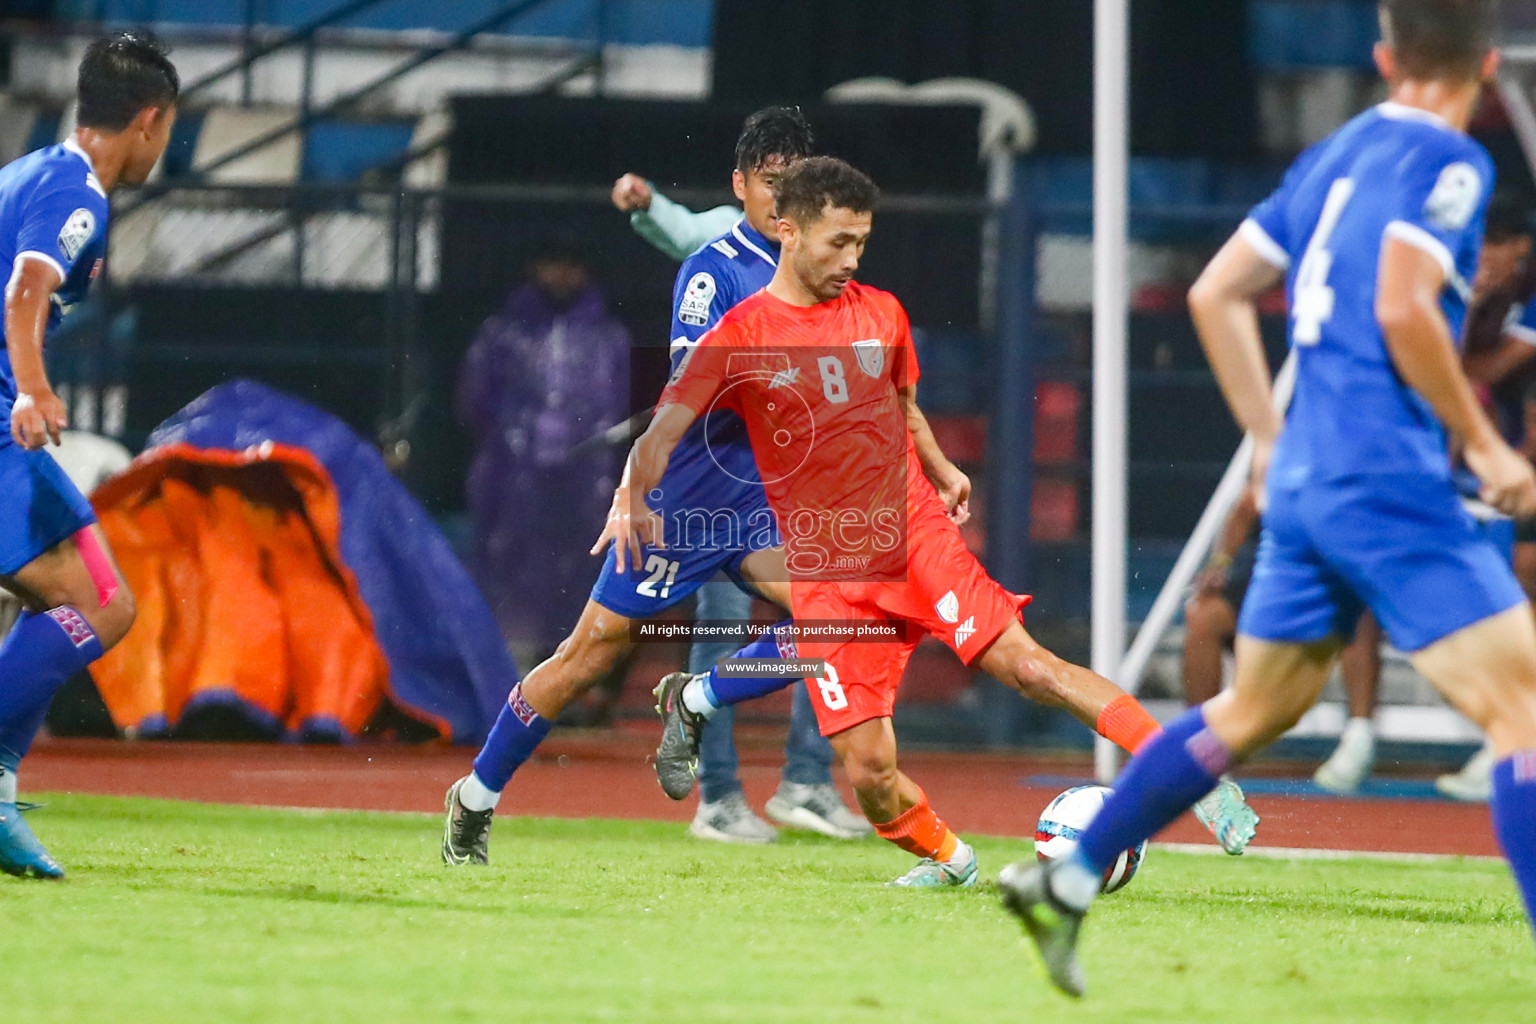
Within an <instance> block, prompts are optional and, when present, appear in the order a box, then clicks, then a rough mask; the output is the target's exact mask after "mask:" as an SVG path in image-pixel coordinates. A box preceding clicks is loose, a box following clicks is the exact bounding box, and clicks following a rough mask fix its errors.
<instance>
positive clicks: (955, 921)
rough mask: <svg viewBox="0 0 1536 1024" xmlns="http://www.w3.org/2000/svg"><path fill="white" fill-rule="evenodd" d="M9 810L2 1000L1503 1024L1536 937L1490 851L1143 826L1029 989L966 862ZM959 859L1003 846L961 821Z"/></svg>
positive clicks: (351, 1016)
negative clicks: (919, 870) (948, 886)
mask: <svg viewBox="0 0 1536 1024" xmlns="http://www.w3.org/2000/svg"><path fill="white" fill-rule="evenodd" d="M44 799H47V800H48V801H49V806H48V807H47V808H46V809H45V810H43V811H41V812H39V813H37V814H36V815H35V816H34V817H33V818H32V819H31V820H32V822H33V824H34V827H35V828H36V829H37V830H38V832H39V834H40V835H41V836H42V837H43V839H44V841H45V842H46V843H48V844H49V845H50V846H51V848H52V849H53V850H54V852H55V853H57V854H58V855H59V856H60V858H61V859H62V860H63V861H64V862H65V864H66V865H67V866H68V867H69V869H70V872H71V877H70V878H69V880H68V881H66V882H64V883H63V884H47V883H40V882H21V881H19V880H16V879H10V878H3V877H0V922H3V934H4V936H5V943H4V969H3V975H0V977H3V980H0V1016H3V1018H4V1019H5V1020H13V1021H26V1022H29V1024H34V1022H45V1021H71V1022H75V1021H80V1022H92V1024H96V1022H112V1024H123V1022H130V1021H154V1022H179V1021H189V1022H192V1021H195V1022H200V1024H201V1022H221V1024H236V1022H247V1021H249V1022H257V1021H260V1022H277V1024H302V1022H309V1021H315V1022H326V1024H342V1022H350V1021H357V1022H368V1024H381V1022H393V1021H400V1022H413V1024H414V1022H420V1024H427V1022H440V1021H508V1022H514V1024H522V1022H543V1021H551V1022H579V1021H618V1022H624V1024H650V1022H663V1021H665V1022H679V1021H688V1022H716V1021H720V1022H731V1024H739V1022H755V1021H764V1022H776V1024H777V1022H802V1021H803V1022H807V1024H812V1022H814V1024H825V1022H831V1021H853V1022H860V1021H870V1022H895V1021H912V1022H920V1024H936V1022H945V1024H949V1022H953V1024H974V1022H986V1021H999V1022H1009V1024H1017V1022H1027V1021H1036V1020H1049V1021H1058V1020H1070V1021H1072V1022H1073V1024H1079V1022H1081V1024H1092V1022H1109V1021H1116V1022H1120V1021H1125V1022H1138V1024H1141V1022H1155V1021H1178V1022H1184V1021H1201V1020H1233V1021H1240V1022H1254V1024H1260V1022H1263V1024H1277V1022H1292V1021H1295V1022H1302V1021H1305V1022H1309V1024H1310V1022H1315V1021H1328V1022H1339V1024H1343V1022H1349V1024H1363V1022H1377V1021H1379V1022H1399V1021H1432V1022H1444V1021H1456V1022H1457V1024H1468V1022H1481V1021H1488V1022H1500V1024H1503V1022H1511V1021H1517V1020H1530V1019H1533V1015H1536V1009H1533V1007H1536V955H1533V954H1536V951H1533V948H1532V942H1531V935H1530V933H1529V931H1528V929H1527V926H1526V924H1525V921H1524V918H1523V915H1522V914H1521V913H1520V908H1519V902H1518V898H1517V896H1516V893H1515V890H1514V888H1513V886H1512V884H1511V882H1510V879H1509V876H1508V873H1507V871H1506V869H1505V868H1504V866H1503V865H1502V864H1496V863H1489V862H1485V861H1435V862H1411V863H1410V862H1402V861H1384V860H1366V859H1357V860H1348V861H1340V862H1333V861H1315V860H1302V861H1287V860H1277V859H1260V858H1253V857H1250V858H1242V859H1228V858H1223V857H1211V856H1198V855H1189V854H1178V853H1173V852H1170V851H1166V850H1158V849H1153V850H1152V851H1151V853H1150V855H1149V857H1148V860H1147V863H1146V865H1145V866H1144V867H1143V869H1142V872H1141V874H1140V875H1139V876H1138V877H1137V879H1136V880H1135V881H1134V882H1133V883H1132V884H1131V886H1130V887H1129V888H1127V889H1126V890H1124V891H1123V892H1121V893H1118V894H1116V895H1114V896H1112V897H1109V898H1107V899H1105V900H1104V901H1103V902H1101V903H1100V904H1099V907H1098V909H1097V910H1096V911H1095V912H1094V915H1093V917H1092V918H1091V919H1090V921H1089V924H1088V927H1087V931H1086V933H1085V940H1084V947H1085V948H1084V955H1085V961H1086V964H1087V968H1088V976H1089V992H1088V998H1087V999H1086V1000H1085V1001H1083V1002H1082V1003H1080V1004H1076V1005H1074V1004H1072V1003H1071V1001H1070V1000H1068V999H1066V998H1065V997H1062V996H1059V995H1057V994H1056V993H1055V992H1054V991H1052V990H1051V989H1049V987H1048V985H1047V983H1046V981H1045V979H1044V975H1043V973H1042V972H1041V971H1040V969H1039V967H1038V965H1037V964H1036V962H1035V959H1034V956H1033V951H1032V950H1031V949H1029V948H1027V947H1026V946H1025V944H1024V942H1023V940H1022V938H1021V936H1020V932H1019V929H1018V928H1017V927H1016V926H1015V925H1014V922H1013V921H1012V920H1011V919H1010V918H1008V917H1007V916H1006V915H1004V913H1003V912H1002V910H1001V909H1000V907H999V905H998V901H997V898H996V896H995V894H994V893H993V892H992V891H991V889H990V886H983V887H982V888H980V889H977V890H973V891H966V892H953V891H947V892H898V891H893V890H890V889H886V888H883V887H882V884H881V883H883V882H884V881H886V880H887V879H889V878H891V877H893V876H894V875H896V874H898V873H900V872H901V871H902V870H905V868H906V866H907V865H908V864H909V863H910V859H909V858H907V857H906V855H904V854H902V853H900V852H899V851H896V850H894V849H892V848H890V847H889V846H887V845H885V844H883V843H881V842H879V841H877V840H870V841H867V842H863V843H857V844H844V843H838V842H834V841H831V840H821V839H819V838H814V837H803V836H796V835H786V836H785V837H784V839H783V840H782V841H781V842H780V843H779V844H778V845H776V846H773V847H765V848H756V849H743V848H727V847H721V846H716V845H714V844H708V843H701V842H697V841H694V840H691V839H689V838H688V837H687V836H686V835H685V834H684V832H683V829H682V828H681V826H678V825H671V824H657V823H650V822H619V821H599V820H588V821H557V820H534V819H516V818H507V819H502V820H499V821H498V822H497V823H496V826H495V829H494V831H493V833H492V857H493V859H494V861H495V864H494V865H493V866H492V867H491V868H489V869H487V870H466V869H459V870H448V869H446V868H444V867H443V866H442V865H441V864H440V863H439V862H438V855H437V848H438V839H439V822H438V820H437V819H435V818H429V817H426V816H422V815H404V814H401V815H380V814H354V813H305V812H300V811H284V810H268V809H254V808H242V807H226V806H212V805H199V804H189V803H175V802H167V801H152V800H124V799H112V798H92V797H78V796H56V797H45V798H44ZM977 847H978V850H979V852H980V855H981V858H982V874H983V877H984V878H991V877H993V876H995V875H996V872H997V870H998V869H999V868H1001V867H1002V866H1003V864H1004V863H1006V862H1007V861H1008V860H1010V859H1012V858H1014V857H1016V856H1018V855H1019V854H1021V853H1023V852H1025V850H1026V849H1027V844H1026V843H1024V842H1022V841H1018V840H997V839H984V840H980V841H978V842H977Z"/></svg>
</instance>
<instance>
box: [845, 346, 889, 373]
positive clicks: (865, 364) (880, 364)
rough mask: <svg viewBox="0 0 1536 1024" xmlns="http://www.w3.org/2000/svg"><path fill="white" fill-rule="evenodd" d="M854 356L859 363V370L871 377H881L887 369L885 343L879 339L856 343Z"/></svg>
mask: <svg viewBox="0 0 1536 1024" xmlns="http://www.w3.org/2000/svg"><path fill="white" fill-rule="evenodd" d="M853 355H854V358H855V359H857V360H858V361H859V369H861V370H863V371H864V372H865V373H867V374H868V375H869V376H871V377H878V376H880V374H881V372H882V371H883V370H884V369H885V343H884V342H882V341H881V340H880V339H879V338H865V339H864V340H863V341H856V342H854V343H853Z"/></svg>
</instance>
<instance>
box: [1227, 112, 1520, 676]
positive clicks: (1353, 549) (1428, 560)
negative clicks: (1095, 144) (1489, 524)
mask: <svg viewBox="0 0 1536 1024" xmlns="http://www.w3.org/2000/svg"><path fill="white" fill-rule="evenodd" d="M1492 186H1493V166H1492V161H1491V160H1490V159H1489V158H1488V154H1487V153H1486V152H1485V151H1484V150H1483V148H1482V147H1481V146H1479V145H1478V144H1477V143H1475V142H1473V141H1472V140H1471V139H1469V138H1468V137H1467V136H1466V135H1464V134H1462V133H1461V132H1458V131H1455V130H1453V129H1452V128H1451V127H1450V126H1449V125H1448V124H1446V123H1445V122H1443V121H1441V120H1440V119H1439V118H1436V117H1434V116H1432V115H1430V114H1427V113H1425V112H1422V111H1417V110H1413V109H1410V108H1407V107H1403V106H1399V105H1396V104H1390V103H1386V104H1382V105H1381V106H1379V107H1376V108H1375V109H1374V110H1371V111H1368V112H1367V113H1365V114H1362V115H1361V116H1359V117H1357V118H1355V119H1354V120H1353V121H1351V122H1350V123H1349V124H1347V125H1345V126H1344V127H1343V128H1341V129H1340V130H1339V131H1338V132H1337V133H1336V134H1334V135H1333V136H1332V137H1331V138H1329V139H1328V140H1326V141H1325V142H1323V143H1321V144H1320V145H1318V146H1317V147H1315V148H1314V149H1312V150H1311V151H1310V152H1308V153H1307V154H1305V155H1304V156H1303V157H1302V158H1301V159H1300V160H1298V161H1297V163H1296V165H1295V166H1294V167H1293V168H1292V169H1291V171H1290V173H1289V174H1288V175H1287V176H1286V178H1285V181H1284V183H1283V184H1282V185H1281V186H1280V188H1279V190H1278V191H1277V192H1276V193H1275V194H1274V195H1273V196H1271V197H1270V198H1269V199H1268V200H1267V201H1265V202H1264V203H1263V204H1261V205H1260V206H1259V207H1258V208H1257V209H1255V210H1254V211H1253V214H1252V216H1251V217H1250V218H1249V219H1248V220H1247V221H1245V222H1244V224H1243V227H1242V229H1241V230H1242V234H1243V236H1244V237H1245V238H1246V239H1247V240H1248V242H1249V243H1250V244H1251V245H1252V246H1253V247H1254V248H1255V249H1256V250H1258V251H1259V252H1260V253H1262V254H1263V255H1264V256H1265V258H1266V259H1268V260H1270V261H1271V262H1273V263H1274V264H1275V265H1276V266H1281V267H1285V268H1287V270H1288V281H1287V286H1288V298H1289V300H1290V303H1289V306H1290V314H1291V325H1290V327H1291V330H1290V334H1291V345H1292V348H1293V350H1294V351H1295V353H1296V359H1297V377H1296V394H1295V397H1294V398H1293V399H1292V401H1291V407H1290V410H1289V411H1288V412H1287V414H1286V420H1285V426H1284V427H1283V428H1282V429H1281V432H1280V438H1279V440H1278V441H1277V442H1276V445H1275V453H1274V457H1273V460H1272V461H1271V463H1270V468H1269V478H1268V481H1267V483H1268V492H1269V507H1268V508H1267V509H1266V510H1265V513H1264V523H1263V533H1262V536H1261V538H1260V541H1259V551H1258V557H1257V560H1256V562H1255V565H1254V570H1253V582H1252V584H1251V585H1250V586H1249V589H1248V593H1247V596H1246V597H1245V598H1244V601H1243V609H1242V613H1241V615H1240V616H1239V618H1238V631H1239V632H1240V633H1242V634H1243V635H1245V636H1251V637H1257V638H1259V639H1261V640H1268V641H1271V642H1276V643H1311V642H1314V641H1318V640H1322V639H1323V638H1325V637H1346V636H1348V635H1349V634H1350V633H1351V632H1353V630H1354V625H1355V622H1356V620H1357V619H1358V618H1359V615H1360V611H1361V609H1362V608H1366V607H1368V608H1370V609H1371V610H1372V611H1373V612H1374V613H1375V615H1376V618H1377V621H1379V622H1380V623H1381V625H1382V627H1383V628H1384V629H1385V630H1386V633H1387V636H1388V637H1389V638H1390V639H1391V640H1392V642H1393V644H1395V645H1396V646H1397V647H1398V649H1400V650H1403V651H1407V652H1414V651H1419V650H1423V649H1424V648H1426V647H1428V646H1430V645H1431V644H1434V643H1437V642H1439V641H1440V640H1442V639H1444V638H1445V637H1447V636H1450V635H1451V634H1453V633H1455V632H1457V631H1458V630H1461V629H1464V628H1466V627H1467V626H1469V625H1472V624H1473V623H1476V622H1480V621H1482V620H1484V619H1486V618H1488V617H1490V616H1493V615H1497V614H1500V613H1501V612H1503V611H1505V610H1507V609H1509V608H1512V607H1514V606H1515V605H1517V604H1519V603H1520V602H1521V601H1523V600H1524V599H1525V597H1524V594H1523V592H1522V591H1521V589H1520V585H1519V583H1518V582H1517V581H1516V580H1515V576H1514V573H1513V572H1512V571H1511V569H1510V567H1509V563H1508V562H1507V561H1506V560H1505V559H1504V557H1503V556H1502V555H1501V554H1500V552H1499V550H1498V549H1497V548H1496V547H1495V546H1494V544H1493V543H1491V541H1490V537H1489V534H1488V533H1487V532H1486V531H1485V530H1483V529H1482V528H1480V527H1479V525H1478V523H1476V522H1475V521H1474V520H1473V518H1472V516H1471V515H1470V514H1469V513H1468V512H1467V510H1466V509H1465V508H1464V507H1463V505H1462V502H1461V500H1460V498H1459V497H1458V496H1457V494H1456V488H1455V487H1454V486H1453V483H1452V480H1451V464H1450V458H1449V456H1448V454H1447V451H1446V440H1445V431H1444V429H1443V428H1442V427H1441V425H1440V422H1439V420H1438V419H1437V418H1436V417H1435V414H1434V410H1433V409H1432V408H1431V407H1430V405H1429V403H1428V402H1426V401H1425V400H1424V399H1423V398H1422V397H1421V396H1420V395H1418V394H1417V393H1416V392H1414V391H1413V390H1412V389H1411V388H1410V387H1409V386H1408V385H1407V384H1406V383H1404V382H1403V380H1402V378H1401V377H1400V376H1399V375H1398V373H1397V371H1396V368H1395V367H1394V366H1393V364H1392V361H1391V357H1390V355H1389V354H1388V352H1387V347H1386V341H1385V338H1384V337H1383V335H1382V331H1381V327H1380V325H1379V324H1378V322H1377V320H1376V290H1377V278H1378V272H1379V264H1380V262H1381V251H1382V248H1383V246H1384V245H1385V244H1386V243H1387V240H1389V239H1396V240H1399V241H1402V242H1406V243H1408V244H1409V245H1413V246H1416V247H1418V248H1420V249H1422V250H1423V251H1425V252H1427V253H1429V254H1430V255H1431V256H1433V257H1434V258H1435V259H1436V260H1437V261H1438V262H1439V263H1440V266H1441V267H1442V268H1443V269H1444V271H1445V290H1444V292H1443V294H1442V298H1441V307H1442V309H1443V311H1444V313H1445V316H1446V319H1447V320H1448V321H1449V322H1450V326H1451V330H1452V332H1453V335H1454V336H1456V337H1460V334H1461V329H1462V322H1463V320H1464V319H1465V317H1466V308H1467V300H1468V298H1469V297H1470V291H1471V289H1470V287H1469V285H1468V282H1469V281H1471V280H1472V277H1473V274H1474V272H1475V270H1476V268H1477V260H1478V255H1479V248H1480V247H1481V243H1482V227H1483V216H1484V213H1485V210H1486V207H1487V204H1488V196H1489V193H1490V192H1491V191H1492Z"/></svg>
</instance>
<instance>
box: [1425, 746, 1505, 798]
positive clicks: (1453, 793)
mask: <svg viewBox="0 0 1536 1024" xmlns="http://www.w3.org/2000/svg"><path fill="white" fill-rule="evenodd" d="M1435 788H1436V789H1438V790H1439V791H1440V792H1441V793H1443V794H1444V795H1446V796H1448V797H1450V798H1451V799H1453V800H1465V801H1466V802H1467V803H1472V804H1485V803H1487V802H1488V799H1489V798H1490V797H1491V796H1493V744H1492V743H1484V744H1483V748H1482V749H1481V750H1479V751H1478V752H1477V753H1475V754H1473V755H1472V757H1471V759H1470V760H1469V761H1467V763H1466V764H1464V765H1462V767H1461V771H1459V772H1457V773H1456V774H1454V775H1442V776H1440V777H1439V778H1438V779H1436V780H1435Z"/></svg>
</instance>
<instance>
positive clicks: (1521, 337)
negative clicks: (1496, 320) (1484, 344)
mask: <svg viewBox="0 0 1536 1024" xmlns="http://www.w3.org/2000/svg"><path fill="white" fill-rule="evenodd" d="M1504 336H1505V337H1506V338H1514V339H1515V340H1516V341H1523V342H1525V344H1527V345H1530V346H1531V347H1532V348H1536V328H1531V327H1527V326H1525V324H1510V325H1509V326H1508V327H1506V328H1504Z"/></svg>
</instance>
